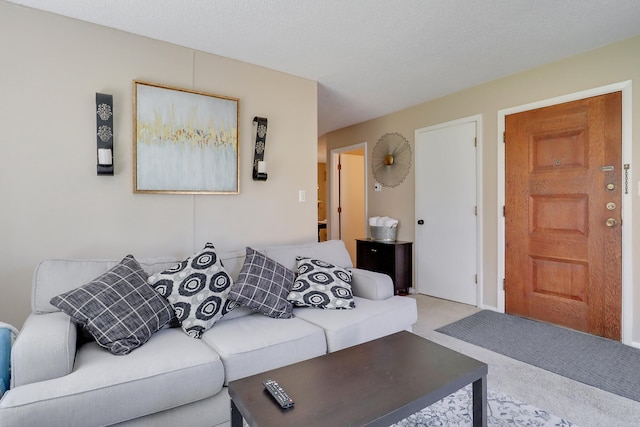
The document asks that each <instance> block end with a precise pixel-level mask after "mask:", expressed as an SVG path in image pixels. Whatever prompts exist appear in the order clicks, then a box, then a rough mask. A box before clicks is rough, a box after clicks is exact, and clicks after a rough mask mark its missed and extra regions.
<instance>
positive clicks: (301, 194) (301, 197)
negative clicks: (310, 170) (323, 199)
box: [298, 190, 307, 202]
mask: <svg viewBox="0 0 640 427" xmlns="http://www.w3.org/2000/svg"><path fill="white" fill-rule="evenodd" d="M306 199H307V195H306V194H305V191H304V190H300V191H298V201H299V202H304V201H305V200H306Z"/></svg>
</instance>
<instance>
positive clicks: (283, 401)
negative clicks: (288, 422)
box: [262, 380, 294, 409]
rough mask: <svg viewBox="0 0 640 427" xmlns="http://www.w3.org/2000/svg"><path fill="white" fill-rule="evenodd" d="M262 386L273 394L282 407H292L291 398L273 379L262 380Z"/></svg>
mask: <svg viewBox="0 0 640 427" xmlns="http://www.w3.org/2000/svg"><path fill="white" fill-rule="evenodd" d="M262 384H264V388H265V389H266V390H267V391H268V392H269V393H270V394H271V396H273V398H274V399H275V400H276V402H278V405H280V407H281V408H282V409H289V408H293V404H294V402H293V399H292V398H290V397H289V395H288V394H287V392H286V391H284V389H283V388H282V387H280V384H278V383H277V382H276V381H275V380H266V381H263V382H262Z"/></svg>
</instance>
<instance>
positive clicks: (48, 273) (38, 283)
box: [31, 257, 178, 314]
mask: <svg viewBox="0 0 640 427" xmlns="http://www.w3.org/2000/svg"><path fill="white" fill-rule="evenodd" d="M119 261H120V260H119V259H115V260H114V259H111V260H106V259H47V260H44V261H42V262H41V263H40V264H38V266H37V267H36V271H35V273H34V275H33V283H32V289H31V311H33V312H34V313H38V314H42V313H53V312H55V311H60V310H59V309H58V308H57V307H55V306H53V305H51V303H50V301H51V298H53V297H55V296H56V295H60V294H62V293H64V292H68V291H70V290H72V289H75V288H77V287H79V286H82V285H84V284H85V283H87V282H89V281H91V280H93V279H94V278H95V277H98V276H99V275H101V274H103V273H105V272H106V271H107V270H109V269H110V268H113V266H115V265H116V264H118V262H119ZM137 261H138V263H139V264H140V266H141V267H142V268H143V270H144V271H145V272H146V273H147V274H154V273H157V272H158V271H162V270H165V269H167V268H169V267H171V266H172V265H174V264H175V263H176V262H177V261H178V258H175V257H165V258H148V259H138V260H137Z"/></svg>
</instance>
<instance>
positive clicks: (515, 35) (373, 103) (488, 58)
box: [11, 0, 640, 135]
mask: <svg viewBox="0 0 640 427" xmlns="http://www.w3.org/2000/svg"><path fill="white" fill-rule="evenodd" d="M11 2H12V3H17V4H22V5H25V6H29V7H33V8H36V9H41V10H45V11H50V12H53V13H57V14H60V15H65V16H69V17H73V18H77V19H81V20H84V21H89V22H94V23H97V24H101V25H105V26H107V27H112V28H117V29H120V30H124V31H127V32H131V33H135V34H140V35H143V36H147V37H151V38H154V39H159V40H164V41H168V42H171V43H174V44H177V45H181V46H186V47H190V48H194V49H198V50H202V51H205V52H210V53H213V54H216V55H221V56H225V57H229V58H234V59H238V60H241V61H245V62H249V63H252V64H257V65H261V66H264V67H267V68H271V69H274V70H278V71H283V72H286V73H289V74H293V75H296V76H300V77H305V78H308V79H311V80H316V81H318V133H319V135H322V134H324V133H326V132H329V131H332V130H335V129H339V128H342V127H345V126H348V125H351V124H355V123H359V122H362V121H365V120H368V119H372V118H375V117H379V116H381V115H385V114H388V113H391V112H394V111H398V110H401V109H403V108H406V107H410V106H412V105H416V104H420V103H422V102H425V101H427V100H430V99H434V98H437V97H440V96H444V95H447V94H450V93H453V92H457V91H459V90H462V89H464V88H468V87H472V86H475V85H477V84H480V83H483V82H487V81H490V80H493V79H496V78H499V77H502V76H505V75H508V74H513V73H515V72H518V71H522V70H526V69H529V68H532V67H535V66H537V65H541V64H545V63H549V62H552V61H555V60H558V59H561V58H563V57H566V56H570V55H573V54H576V53H580V52H584V51H587V50H591V49H594V48H596V47H600V46H604V45H607V44H610V43H612V42H615V41H618V40H622V39H625V38H629V37H632V36H635V35H637V34H640V1H638V0H535V1H534V0H483V1H478V0H384V1H381V0H348V1H347V0H305V1H302V0H209V1H206V0H191V1H185V0H136V1H131V0H110V1H90V0H11ZM639 54H640V52H639Z"/></svg>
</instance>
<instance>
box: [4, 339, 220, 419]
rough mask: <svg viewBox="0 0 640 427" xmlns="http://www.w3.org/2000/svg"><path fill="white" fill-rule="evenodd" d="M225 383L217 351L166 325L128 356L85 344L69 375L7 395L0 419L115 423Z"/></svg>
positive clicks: (197, 397)
mask: <svg viewBox="0 0 640 427" xmlns="http://www.w3.org/2000/svg"><path fill="white" fill-rule="evenodd" d="M223 382H224V370H223V366H222V362H221V361H220V357H219V356H218V354H217V353H216V352H215V351H213V350H212V349H211V348H210V347H208V346H207V345H204V344H203V343H202V341H200V340H194V339H191V338H189V337H188V336H187V335H186V334H184V332H182V331H181V330H180V329H175V328H174V329H163V330H161V331H159V332H158V333H156V334H155V335H153V336H152V337H151V339H150V340H149V341H148V342H147V343H146V344H145V345H144V346H142V347H140V348H139V349H137V350H136V351H134V352H132V353H130V354H129V355H127V356H124V357H119V356H115V355H113V354H111V353H109V352H107V351H104V350H103V349H101V348H100V347H99V346H98V345H97V344H96V343H95V342H91V343H88V344H85V345H83V346H82V347H80V348H79V349H78V354H77V357H76V363H75V366H74V369H73V372H71V373H70V374H69V375H66V376H64V377H61V378H58V379H57V380H55V381H42V382H38V383H33V384H27V385H23V386H20V387H16V388H13V389H12V390H11V392H10V393H7V394H6V395H5V396H4V397H3V399H2V400H1V401H0V419H2V423H1V424H2V425H5V423H6V425H8V426H40V425H46V426H50V427H51V426H86V425H96V426H98V425H111V424H115V423H118V422H123V421H126V420H130V419H134V418H137V417H141V416H143V415H147V414H151V413H155V412H160V411H164V410H167V409H171V408H175V407H178V406H181V405H185V404H188V403H191V402H196V401H199V400H201V399H206V398H209V397H211V396H214V395H216V394H217V393H218V392H220V390H221V389H222V384H223Z"/></svg>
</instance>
